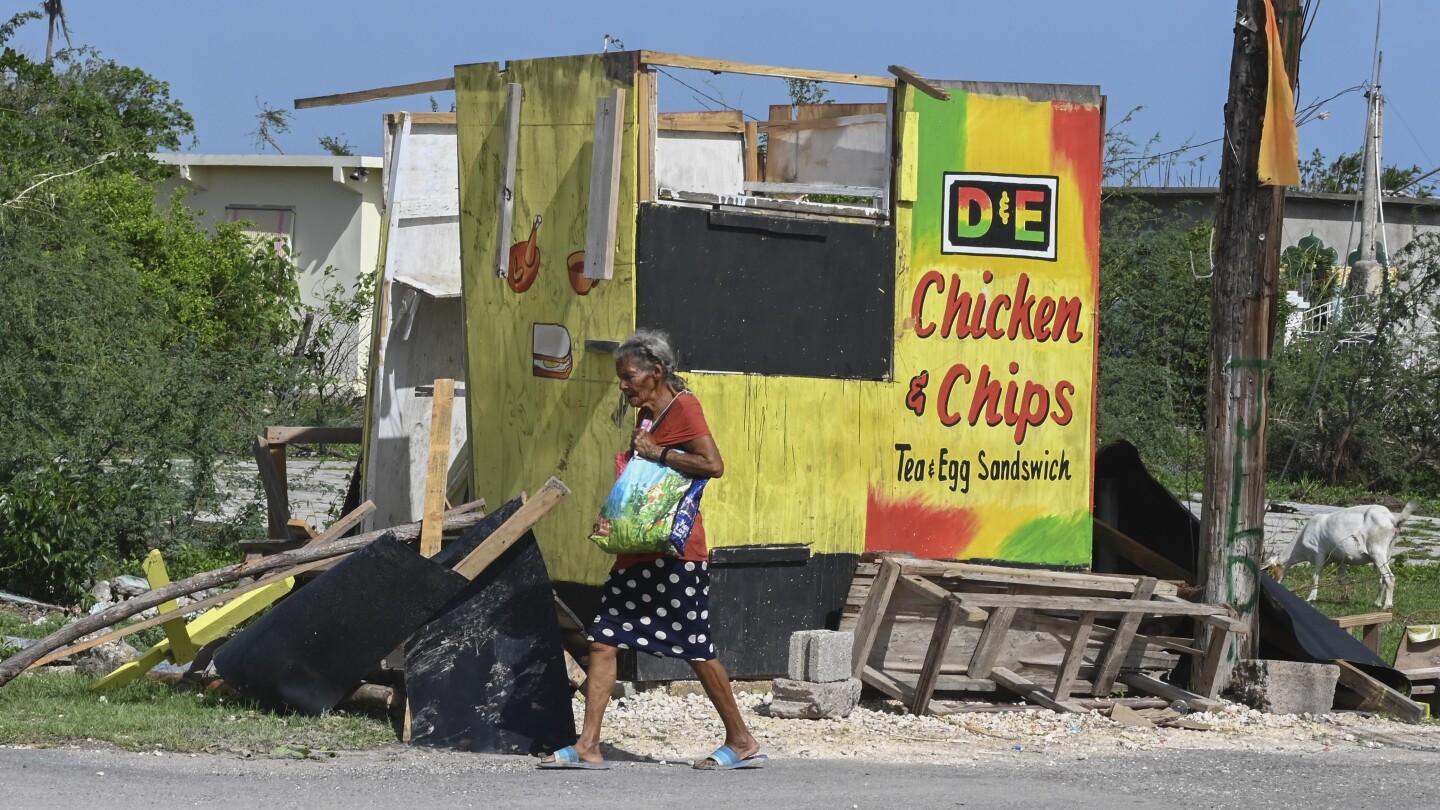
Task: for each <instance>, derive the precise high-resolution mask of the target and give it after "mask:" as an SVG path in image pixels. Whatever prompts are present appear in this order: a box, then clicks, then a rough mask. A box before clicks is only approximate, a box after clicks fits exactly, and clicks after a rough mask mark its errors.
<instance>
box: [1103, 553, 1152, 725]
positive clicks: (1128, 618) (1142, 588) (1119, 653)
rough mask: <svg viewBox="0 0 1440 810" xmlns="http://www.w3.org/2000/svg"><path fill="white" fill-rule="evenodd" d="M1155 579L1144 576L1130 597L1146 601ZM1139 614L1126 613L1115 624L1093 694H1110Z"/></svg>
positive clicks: (1138, 621)
mask: <svg viewBox="0 0 1440 810" xmlns="http://www.w3.org/2000/svg"><path fill="white" fill-rule="evenodd" d="M1156 584H1157V581H1156V580H1155V578H1154V577H1145V578H1144V579H1142V580H1140V583H1139V584H1138V585H1136V586H1135V591H1134V593H1132V594H1131V595H1130V598H1131V599H1139V600H1141V601H1147V600H1149V599H1150V596H1151V595H1152V594H1154V593H1155V585H1156ZM1140 619H1141V616H1140V614H1139V613H1127V614H1125V615H1124V616H1123V617H1121V619H1120V624H1119V625H1117V626H1116V628H1115V633H1114V635H1112V636H1110V645H1109V646H1108V647H1106V648H1105V656H1104V657H1103V658H1102V659H1101V661H1100V670H1099V672H1098V674H1097V675H1096V676H1095V678H1094V679H1093V680H1094V685H1095V694H1096V695H1097V696H1101V697H1103V696H1105V695H1108V694H1110V689H1111V688H1112V687H1114V686H1115V676H1116V675H1119V674H1120V664H1121V663H1123V662H1124V660H1125V654H1126V652H1127V651H1128V650H1129V649H1130V642H1132V641H1133V640H1134V639H1135V631H1136V630H1137V629H1138V628H1139V627H1140Z"/></svg>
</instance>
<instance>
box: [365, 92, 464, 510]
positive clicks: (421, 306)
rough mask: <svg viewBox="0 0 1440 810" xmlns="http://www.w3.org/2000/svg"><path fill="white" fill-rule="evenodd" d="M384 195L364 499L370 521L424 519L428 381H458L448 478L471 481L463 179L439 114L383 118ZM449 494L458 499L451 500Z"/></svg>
mask: <svg viewBox="0 0 1440 810" xmlns="http://www.w3.org/2000/svg"><path fill="white" fill-rule="evenodd" d="M387 124H388V125H387V130H386V138H387V142H386V154H387V156H388V157H389V159H390V165H391V167H392V168H391V170H390V172H389V182H390V185H389V188H388V192H387V196H386V204H387V216H388V218H389V222H390V230H389V232H388V235H387V242H386V246H385V252H384V258H383V262H384V265H383V276H382V279H381V283H380V285H379V289H378V296H377V297H378V299H379V301H380V306H379V307H378V312H379V315H380V321H381V322H380V323H379V328H378V330H377V336H376V345H375V353H374V357H373V360H372V367H371V374H370V377H371V390H370V402H369V407H370V414H369V424H368V427H369V431H368V435H367V437H366V441H367V452H366V455H365V459H366V462H365V463H366V468H365V476H364V481H365V497H366V498H368V499H370V500H373V501H374V502H375V507H376V509H375V514H374V516H373V517H372V522H371V524H370V525H373V526H393V525H398V524H401V523H409V522H413V521H417V520H420V519H421V517H422V516H423V514H424V509H425V478H426V472H427V468H428V465H429V461H430V436H431V426H430V414H431V408H432V405H433V402H434V401H433V397H431V396H430V393H429V387H430V386H431V385H433V384H434V382H435V380H437V379H453V380H456V381H457V386H456V395H457V396H458V397H461V398H462V399H461V401H460V402H459V403H457V406H456V407H455V408H453V409H452V411H451V420H450V421H451V424H450V469H449V481H450V482H451V483H452V484H456V485H457V486H454V487H449V488H447V489H451V490H453V489H456V488H459V487H463V485H464V483H465V481H466V480H467V479H468V473H467V465H468V463H469V455H470V454H469V451H468V449H467V443H468V435H469V433H468V429H467V425H468V421H467V418H468V417H467V413H468V412H467V409H466V407H465V405H464V402H465V400H464V399H463V397H464V395H465V385H464V379H465V348H464V346H465V333H464V309H463V303H462V301H461V299H460V297H459V294H460V231H459V190H458V189H459V179H458V169H457V165H456V157H455V155H456V146H455V138H456V128H455V124H454V122H453V121H447V120H445V119H444V118H441V117H437V116H433V115H415V114H411V113H395V114H392V115H390V116H387ZM452 500H453V499H452Z"/></svg>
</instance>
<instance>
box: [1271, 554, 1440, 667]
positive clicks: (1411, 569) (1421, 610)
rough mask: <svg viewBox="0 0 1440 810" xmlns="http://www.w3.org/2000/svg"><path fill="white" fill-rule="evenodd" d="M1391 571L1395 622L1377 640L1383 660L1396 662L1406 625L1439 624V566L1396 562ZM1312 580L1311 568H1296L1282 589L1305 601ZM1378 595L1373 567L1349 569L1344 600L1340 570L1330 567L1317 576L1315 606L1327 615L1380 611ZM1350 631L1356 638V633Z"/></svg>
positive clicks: (1377, 573) (1348, 614) (1392, 611)
mask: <svg viewBox="0 0 1440 810" xmlns="http://www.w3.org/2000/svg"><path fill="white" fill-rule="evenodd" d="M1392 570H1393V571H1394V572H1395V607H1393V608H1392V609H1391V610H1390V612H1391V613H1393V614H1394V615H1395V619H1394V620H1393V621H1392V622H1390V623H1389V624H1388V625H1386V626H1385V627H1384V628H1383V630H1382V631H1381V638H1380V656H1381V657H1382V658H1384V659H1385V660H1386V661H1394V660H1395V651H1396V650H1397V649H1399V648H1400V635H1401V634H1402V633H1404V632H1405V626H1406V625H1410V624H1440V565H1407V564H1405V562H1404V560H1397V561H1396V562H1395V563H1393V565H1392ZM1313 577H1314V569H1313V568H1312V567H1311V566H1309V565H1297V566H1295V567H1294V568H1291V569H1290V570H1288V571H1286V572H1285V587H1287V588H1289V589H1290V590H1292V591H1294V592H1295V593H1297V594H1299V595H1300V596H1301V598H1304V597H1305V596H1306V595H1308V594H1309V593H1310V584H1311V581H1312V579H1313ZM1379 592H1380V572H1378V571H1376V570H1375V566H1373V565H1365V566H1350V588H1349V594H1348V597H1349V598H1348V599H1347V598H1346V594H1344V593H1342V591H1341V588H1340V576H1339V569H1338V568H1337V567H1336V566H1334V565H1331V566H1329V567H1327V568H1326V569H1325V573H1324V574H1322V575H1321V577H1320V594H1319V595H1318V596H1317V597H1316V598H1315V602H1314V605H1315V608H1316V609H1317V610H1319V611H1320V612H1321V613H1324V614H1325V615H1326V616H1352V615H1355V614H1358V613H1375V612H1377V611H1378V610H1379V608H1377V607H1375V606H1374V602H1375V595H1376V594H1377V593H1379ZM1352 632H1354V633H1355V634H1356V635H1357V636H1358V635H1359V631H1358V630H1354V631H1352Z"/></svg>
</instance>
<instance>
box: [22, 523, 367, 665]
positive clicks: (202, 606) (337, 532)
mask: <svg viewBox="0 0 1440 810" xmlns="http://www.w3.org/2000/svg"><path fill="white" fill-rule="evenodd" d="M374 511H375V502H374V501H366V502H365V503H362V504H360V505H359V506H358V507H356V508H355V509H354V510H353V511H351V512H350V513H349V514H347V515H345V516H344V517H342V518H340V519H339V520H337V521H335V522H334V523H332V524H330V525H329V526H327V527H326V529H325V531H323V532H321V533H320V536H319V537H316V538H315V539H314V540H312V541H310V543H309V544H308V545H307V546H305V548H306V549H313V548H320V547H322V546H327V545H332V544H333V543H334V541H335V540H336V539H338V538H340V537H342V536H344V534H345V533H346V532H348V531H350V530H351V529H353V528H355V527H356V526H358V525H360V521H362V520H364V519H365V518H366V517H368V516H369V515H370V513H371V512H374ZM378 535H379V533H378V532H377V533H376V536H378ZM371 539H374V538H371ZM302 550H303V549H302ZM320 562H329V558H326V559H324V560H318V561H316V562H314V563H307V564H302V565H299V566H295V567H293V568H288V569H286V570H283V571H281V572H280V573H278V574H271V575H269V576H266V577H261V578H259V579H256V580H254V581H252V582H247V583H245V584H244V585H239V586H237V587H234V588H231V589H230V590H228V591H226V592H224V593H221V594H217V595H215V596H211V597H208V598H205V599H201V600H200V601H198V602H192V603H191V604H189V605H186V606H185V612H186V613H194V612H196V611H200V610H207V609H209V608H212V607H215V606H216V605H220V604H224V603H226V602H229V601H232V600H234V599H237V598H239V597H241V596H244V595H245V594H247V593H250V592H251V591H256V590H259V589H261V588H264V587H266V586H268V585H273V584H275V583H276V582H280V581H282V580H285V579H289V578H290V577H293V576H295V575H296V574H299V573H302V572H304V571H305V570H307V569H308V568H310V567H313V566H314V565H316V564H318V563H320ZM236 578H237V579H238V578H239V577H236ZM192 579H194V577H192ZM205 587H209V586H201V587H200V588H196V590H202V589H203V588H205ZM162 590H163V589H160V588H157V589H154V590H153V591H151V593H157V592H160V591H162ZM191 592H192V593H193V591H191ZM176 595H177V596H183V595H184V594H182V593H177V594H176ZM141 596H144V594H142V595H141ZM139 598H141V597H136V599H139ZM144 609H145V608H140V609H139V610H137V611H135V612H136V613H138V612H140V610H144ZM131 615H134V614H131ZM122 618H124V617H122ZM166 620H167V616H166V615H165V614H163V613H162V614H160V615H157V616H152V617H150V618H149V619H143V620H141V621H138V622H136V623H134V624H131V625H126V626H125V627H122V628H120V629H118V630H113V631H111V632H109V633H105V634H103V635H99V636H96V637H95V638H92V639H88V640H86V641H82V642H80V643H79V644H74V645H72V646H70V647H66V648H65V649H62V650H57V651H55V652H52V653H50V654H48V655H46V656H44V657H42V658H40V659H38V660H36V661H35V662H33V663H31V664H29V665H28V667H38V666H44V665H45V664H48V663H50V662H52V661H56V660H58V659H61V658H64V657H65V656H67V655H74V654H75V653H79V652H84V651H85V650H88V649H91V648H92V647H97V646H99V645H101V644H105V643H106V642H110V641H114V640H116V639H120V638H125V637H126V636H128V635H131V634H133V633H138V632H140V631H141V630H145V629H147V628H150V627H154V626H155V625H157V624H164V623H165V622H166ZM116 621H118V619H117V620H116ZM110 624H114V622H113V621H112V622H107V623H106V624H104V625H101V626H102V627H107V626H109V625H110Z"/></svg>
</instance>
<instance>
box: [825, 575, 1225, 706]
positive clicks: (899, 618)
mask: <svg viewBox="0 0 1440 810" xmlns="http://www.w3.org/2000/svg"><path fill="white" fill-rule="evenodd" d="M856 579H857V582H856V583H855V587H853V588H852V590H851V598H852V601H853V600H854V599H855V598H856V597H858V596H859V595H860V594H863V595H864V596H863V599H862V600H861V602H860V604H859V605H858V608H857V609H856V610H854V611H853V612H850V611H847V616H846V618H845V619H844V620H843V621H842V624H841V627H842V629H847V628H848V629H851V630H852V631H853V632H854V633H855V646H854V649H853V655H854V657H853V661H854V667H855V669H854V673H855V677H858V678H861V679H862V680H863V681H865V682H866V683H867V684H869V685H870V686H872V687H874V688H876V689H878V690H880V691H881V692H883V693H885V694H887V695H890V696H891V697H893V698H895V699H897V700H899V701H901V702H902V703H903V704H905V706H906V707H907V709H909V710H910V711H911V712H913V713H916V714H924V713H948V711H949V710H950V708H949V707H948V706H947V705H946V702H945V701H943V700H937V698H936V695H937V693H986V692H990V693H994V692H997V691H999V690H1002V689H1003V690H1005V691H1008V692H1012V693H1015V694H1017V695H1020V696H1021V697H1023V698H1025V699H1026V700H1028V701H1031V702H1033V703H1037V704H1039V705H1041V706H1045V707H1047V708H1051V709H1054V710H1056V711H1076V712H1079V711H1088V710H1089V708H1088V707H1087V706H1085V705H1083V704H1082V703H1081V702H1080V701H1078V700H1076V699H1075V698H1073V697H1072V696H1073V695H1078V694H1088V695H1092V696H1095V697H1100V698H1104V697H1106V696H1108V695H1109V694H1110V692H1111V691H1112V690H1113V689H1114V688H1115V684H1116V683H1117V682H1121V683H1124V684H1125V685H1126V686H1128V687H1129V688H1130V689H1132V690H1135V691H1140V692H1145V693H1147V694H1150V695H1152V696H1155V697H1164V698H1167V699H1171V700H1173V699H1176V697H1177V696H1180V695H1183V697H1184V699H1186V700H1189V701H1191V702H1192V703H1193V704H1194V705H1196V706H1197V707H1212V708H1213V707H1215V706H1218V705H1220V704H1219V701H1216V700H1214V699H1213V698H1214V692H1215V678H1214V668H1213V666H1211V667H1206V668H1204V673H1205V675H1204V677H1203V678H1202V686H1201V690H1200V692H1199V693H1195V692H1189V691H1186V690H1180V689H1178V688H1176V687H1172V686H1170V685H1168V684H1164V683H1163V682H1161V681H1159V680H1157V679H1155V678H1151V677H1149V676H1148V675H1146V673H1152V672H1159V673H1165V672H1168V671H1169V670H1170V669H1171V668H1173V666H1174V664H1175V662H1176V661H1177V660H1178V659H1177V657H1176V654H1177V653H1188V654H1190V655H1194V656H1201V657H1202V658H1203V660H1205V661H1206V662H1207V663H1208V662H1210V661H1217V662H1218V660H1219V656H1218V655H1214V654H1211V653H1213V652H1214V651H1218V650H1219V649H1222V648H1223V645H1224V643H1225V640H1226V639H1227V638H1228V635H1229V634H1230V633H1232V632H1244V631H1245V625H1244V624H1243V623H1241V622H1239V621H1237V620H1236V619H1234V618H1233V617H1232V616H1231V614H1230V611H1229V608H1227V607H1225V606H1223V605H1200V604H1195V603H1193V602H1187V601H1185V600H1183V599H1180V598H1179V597H1178V596H1176V592H1177V588H1176V585H1175V583H1170V582H1165V581H1162V580H1156V579H1154V578H1150V577H1133V576H1111V575H1102V574H1089V573H1077V572H1063V571H1040V570H1030V569H1016V568H1000V567H995V566H983V565H973V564H967V563H950V562H939V561H934V560H920V559H915V558H910V557H901V556H882V557H880V558H878V559H874V560H865V561H862V563H861V564H860V566H859V570H858V571H857V576H856ZM1174 618H1181V619H1183V618H1189V619H1193V620H1195V621H1199V622H1203V623H1205V624H1208V625H1210V626H1211V627H1212V628H1214V630H1215V632H1214V633H1213V634H1212V641H1211V649H1210V650H1203V651H1202V650H1198V649H1195V648H1194V647H1193V646H1191V645H1192V644H1193V642H1192V641H1191V640H1190V639H1188V638H1175V637H1171V636H1166V635H1162V634H1160V633H1159V632H1157V630H1156V629H1155V628H1154V626H1147V625H1153V624H1154V622H1155V620H1156V619H1159V620H1161V621H1162V622H1163V621H1165V620H1167V619H1174ZM1157 626H1158V625H1157ZM1162 692H1163V694H1162Z"/></svg>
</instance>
